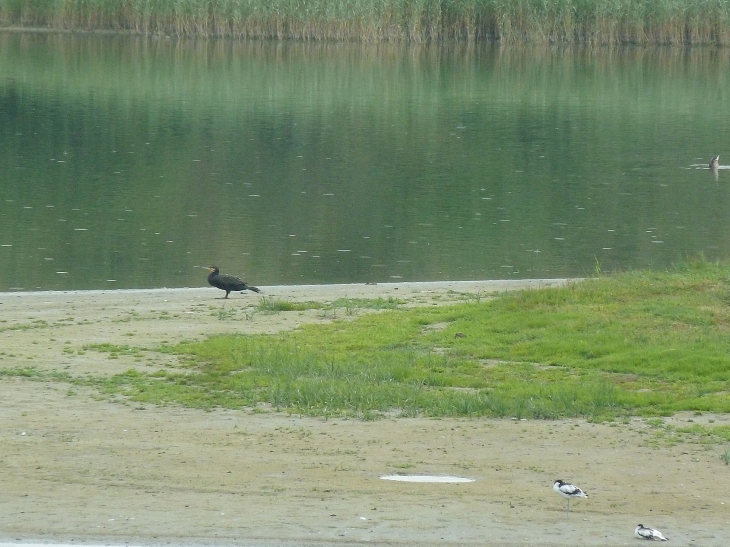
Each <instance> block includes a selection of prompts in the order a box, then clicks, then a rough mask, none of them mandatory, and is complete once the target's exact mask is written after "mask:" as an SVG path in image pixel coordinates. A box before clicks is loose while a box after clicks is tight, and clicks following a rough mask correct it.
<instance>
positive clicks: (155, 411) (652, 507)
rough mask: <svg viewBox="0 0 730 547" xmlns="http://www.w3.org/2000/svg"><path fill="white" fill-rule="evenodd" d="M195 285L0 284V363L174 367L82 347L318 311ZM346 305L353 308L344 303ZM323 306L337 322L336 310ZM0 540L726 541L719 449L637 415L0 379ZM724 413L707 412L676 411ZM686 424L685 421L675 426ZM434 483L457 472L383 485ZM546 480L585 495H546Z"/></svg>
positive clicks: (323, 296)
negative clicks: (453, 413) (532, 414)
mask: <svg viewBox="0 0 730 547" xmlns="http://www.w3.org/2000/svg"><path fill="white" fill-rule="evenodd" d="M558 282H560V281H559V280H558V281H526V282H516V281H510V282H475V283H415V284H414V283H399V284H383V285H334V286H298V287H263V290H264V295H265V296H267V297H273V298H279V299H282V300H316V301H320V302H332V301H334V300H336V299H338V298H376V297H386V298H387V297H391V296H392V297H396V298H399V299H402V300H404V301H406V302H408V303H409V304H412V305H440V304H445V303H449V302H455V301H459V300H463V299H465V298H473V297H474V296H473V295H481V296H485V295H487V294H489V293H492V292H495V291H500V290H508V289H514V288H522V287H531V286H543V285H548V284H551V283H558ZM221 295H222V293H220V292H218V291H216V290H215V289H212V288H200V289H175V290H156V291H88V292H63V293H0V370H1V369H8V368H17V367H29V366H32V367H35V368H37V369H42V370H47V371H59V372H64V373H67V374H72V375H86V374H92V375H94V376H100V375H111V374H115V373H118V372H121V371H124V370H127V369H129V368H132V367H135V368H138V369H140V370H154V369H155V368H164V367H171V366H173V367H174V366H176V362H175V360H174V358H173V357H168V356H162V355H158V354H156V353H154V352H151V351H150V352H143V354H144V356H143V357H142V358H140V357H139V356H137V357H134V356H120V357H119V358H117V359H110V358H109V357H108V355H106V354H102V353H99V352H96V351H84V350H83V348H84V346H86V345H89V344H98V343H105V342H108V343H112V344H128V345H132V346H135V347H149V348H152V347H155V346H156V345H158V344H160V343H161V342H162V341H167V342H171V343H172V342H176V341H179V340H190V339H199V338H203V337H206V336H209V335H211V334H216V333H221V332H244V333H257V332H276V331H279V330H282V329H291V328H295V327H296V326H297V325H299V324H302V323H305V322H323V321H331V320H332V319H333V314H332V313H327V314H325V313H323V312H322V311H321V310H311V311H307V312H286V313H275V314H264V313H260V312H257V311H256V304H257V302H258V299H259V298H261V296H259V295H255V294H253V293H245V294H243V295H240V294H232V295H231V298H230V299H229V300H222V299H221V298H220V296H221ZM358 313H364V312H361V311H358ZM335 316H336V318H337V317H344V316H345V314H344V310H343V311H342V312H341V313H340V314H339V315H337V314H335ZM0 409H1V412H0V414H1V416H2V420H0V485H1V490H0V492H1V494H0V541H5V542H15V541H23V542H31V541H36V542H38V541H40V542H47V541H65V542H68V543H70V542H72V543H74V544H79V543H87V542H100V543H114V544H120V545H123V544H130V543H131V544H137V545H149V544H155V545H157V544H165V545H168V544H188V545H193V544H195V545H198V544H205V545H207V544H215V545H244V546H247V545H250V546H253V545H256V546H275V545H282V546H284V545H286V546H288V545H303V546H315V545H343V546H344V545H359V544H361V543H363V544H364V543H368V544H375V545H382V546H385V545H399V546H400V545H402V546H416V545H419V546H422V545H426V546H427V545H444V544H449V545H490V546H492V545H494V546H496V545H627V544H636V543H637V542H638V543H639V544H640V543H641V541H640V540H638V539H635V538H634V537H633V530H634V528H635V527H636V524H637V523H639V522H641V523H643V524H646V525H651V526H654V527H656V528H659V529H660V530H662V531H663V532H664V533H665V535H667V536H668V537H670V538H671V543H670V545H702V546H720V545H722V546H725V545H728V544H730V513H729V512H728V511H729V508H730V468H729V467H728V466H726V465H724V464H723V462H722V461H721V460H720V458H719V454H720V453H721V452H722V451H723V449H724V448H726V447H718V446H717V445H710V446H707V447H705V446H702V445H699V444H682V443H679V444H675V443H668V442H662V441H661V440H660V441H659V442H656V441H657V434H656V431H655V430H653V429H652V428H650V427H649V426H648V425H647V424H645V423H644V421H642V420H634V421H632V422H631V423H629V424H590V423H586V422H584V421H581V420H566V421H562V422H537V421H517V420H488V419H479V420H451V419H449V420H443V419H442V420H431V419H402V420H380V421H375V422H358V421H352V420H324V419H313V418H302V417H298V416H289V415H286V414H275V413H267V414H261V413H254V412H251V411H223V410H220V411H213V412H203V411H197V410H189V409H182V408H175V407H164V408H157V407H151V406H149V405H138V404H125V403H119V402H116V403H115V402H111V401H109V400H107V399H105V398H103V397H101V396H99V394H98V393H96V392H94V391H92V390H87V389H83V388H78V387H74V386H70V385H69V384H66V383H63V382H45V381H38V380H33V379H32V378H18V377H8V376H0ZM710 419H712V420H714V421H715V423H726V424H727V423H730V421H729V420H728V419H727V417H726V416H713V417H709V416H689V415H688V416H677V417H675V418H674V420H673V421H674V423H676V424H681V423H684V422H687V421H689V420H694V422H695V423H696V422H697V421H701V420H705V421H709V420H710ZM688 425H689V424H688ZM389 473H409V474H437V475H442V474H449V475H457V476H461V477H467V478H472V479H474V482H471V483H461V484H443V483H400V482H390V481H383V480H381V479H380V478H379V477H380V476H382V475H384V474H389ZM556 478H563V479H566V480H570V481H573V482H575V483H576V484H578V485H580V486H581V487H583V488H584V490H586V491H587V492H588V494H589V496H590V497H589V499H587V500H579V501H577V502H575V503H574V504H571V512H570V515H569V516H568V517H567V518H566V514H565V503H564V500H562V499H561V498H559V497H558V496H556V495H555V494H554V493H553V492H552V490H551V485H552V482H553V481H554V480H555V479H556Z"/></svg>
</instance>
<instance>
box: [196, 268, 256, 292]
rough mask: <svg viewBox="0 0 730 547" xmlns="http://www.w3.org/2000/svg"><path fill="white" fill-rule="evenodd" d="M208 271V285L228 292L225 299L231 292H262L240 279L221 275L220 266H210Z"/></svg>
mask: <svg viewBox="0 0 730 547" xmlns="http://www.w3.org/2000/svg"><path fill="white" fill-rule="evenodd" d="M208 269H209V270H210V275H209V276H208V283H210V284H211V285H213V286H214V287H218V288H219V289H221V290H222V291H226V296H224V298H228V294H229V293H230V292H231V291H241V292H243V291H245V290H249V291H253V292H261V291H260V290H259V289H258V287H252V286H251V285H247V284H246V282H245V281H244V280H243V279H241V278H240V277H236V276H235V275H228V274H222V273H220V270H219V269H218V266H208Z"/></svg>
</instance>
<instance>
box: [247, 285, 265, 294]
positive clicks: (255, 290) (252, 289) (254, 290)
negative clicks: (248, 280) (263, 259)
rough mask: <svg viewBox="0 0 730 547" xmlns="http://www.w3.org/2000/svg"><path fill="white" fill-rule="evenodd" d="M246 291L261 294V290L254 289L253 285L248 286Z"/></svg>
mask: <svg viewBox="0 0 730 547" xmlns="http://www.w3.org/2000/svg"><path fill="white" fill-rule="evenodd" d="M246 289H248V290H249V291H253V292H261V289H259V288H258V287H252V286H251V285H246Z"/></svg>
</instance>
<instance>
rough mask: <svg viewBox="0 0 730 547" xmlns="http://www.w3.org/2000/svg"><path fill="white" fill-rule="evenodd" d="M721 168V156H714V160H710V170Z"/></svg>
mask: <svg viewBox="0 0 730 547" xmlns="http://www.w3.org/2000/svg"><path fill="white" fill-rule="evenodd" d="M719 168H720V156H712V159H711V160H710V169H712V170H713V171H715V170H717V169H719Z"/></svg>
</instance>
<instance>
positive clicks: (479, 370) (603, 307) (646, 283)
mask: <svg viewBox="0 0 730 547" xmlns="http://www.w3.org/2000/svg"><path fill="white" fill-rule="evenodd" d="M729 302H730V265H728V264H724V265H716V264H708V263H705V262H699V263H694V264H690V265H684V266H682V267H678V268H676V269H675V270H673V271H670V272H662V273H654V272H636V273H626V274H621V275H616V276H611V277H606V278H600V279H596V280H590V281H585V282H581V283H576V284H574V285H571V286H568V287H565V288H555V289H552V288H551V289H544V290H531V291H525V292H519V293H512V294H506V295H504V296H498V297H496V298H494V299H491V300H488V301H484V300H483V299H482V298H479V297H477V296H474V298H473V300H472V301H471V302H467V303H464V304H459V305H452V306H444V307H429V308H416V309H395V310H387V311H383V312H382V313H378V314H369V315H365V316H363V317H360V318H359V319H357V320H354V321H351V320H340V321H335V322H333V323H331V324H328V325H316V326H307V327H303V328H301V329H299V330H297V331H295V332H290V333H285V334H278V335H260V336H223V337H215V338H212V339H209V340H206V341H204V342H196V343H186V344H181V345H177V346H175V347H167V348H163V351H166V352H172V353H176V354H179V355H182V356H184V357H186V358H187V359H188V360H189V364H188V366H187V367H186V368H185V369H184V370H182V371H176V372H170V371H165V372H158V373H151V374H146V373H141V372H139V371H136V370H132V371H129V372H127V373H125V374H121V375H118V376H115V377H113V378H111V379H110V380H105V381H103V382H102V383H100V384H99V387H101V388H102V389H103V390H105V391H106V392H108V393H110V394H123V395H125V396H128V397H131V398H132V399H133V400H137V401H144V402H151V403H156V404H159V403H182V404H184V405H189V406H194V407H202V408H209V407H213V406H223V407H229V408H242V407H255V406H256V405H258V404H260V403H266V404H268V405H271V406H273V407H274V408H278V409H289V410H292V411H295V412H301V413H304V414H311V415H324V416H327V415H355V416H360V417H364V418H367V417H374V416H377V415H378V414H381V413H392V412H395V413H396V414H398V415H404V416H413V415H428V416H497V417H516V418H521V417H529V418H546V419H555V418H562V417H577V416H581V417H588V418H593V419H599V418H607V417H616V416H622V415H624V416H625V415H635V414H638V415H647V416H651V415H665V414H671V413H673V412H676V411H682V410H689V411H709V412H730V395H729V394H728V392H727V386H728V381H729V380H730V337H729V336H728V331H729V330H730V307H729V306H728V303H729ZM457 333H458V334H457ZM101 349H103V350H104V351H116V350H115V349H113V348H111V349H110V348H101Z"/></svg>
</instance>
